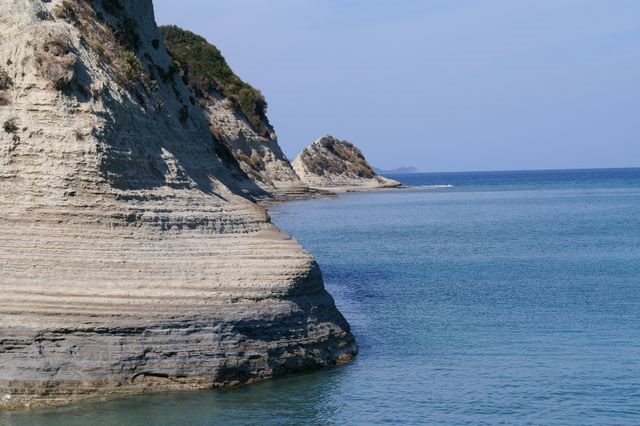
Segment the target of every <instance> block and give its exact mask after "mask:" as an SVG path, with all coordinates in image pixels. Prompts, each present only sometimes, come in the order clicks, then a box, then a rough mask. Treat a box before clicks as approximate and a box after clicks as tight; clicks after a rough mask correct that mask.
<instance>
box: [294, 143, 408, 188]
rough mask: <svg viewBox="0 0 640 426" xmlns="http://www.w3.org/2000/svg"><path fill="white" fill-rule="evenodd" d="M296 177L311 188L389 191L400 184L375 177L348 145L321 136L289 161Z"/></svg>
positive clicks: (365, 163) (354, 148)
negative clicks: (378, 189) (380, 189)
mask: <svg viewBox="0 0 640 426" xmlns="http://www.w3.org/2000/svg"><path fill="white" fill-rule="evenodd" d="M292 165H293V168H294V170H295V171H296V173H297V174H298V176H300V178H301V179H302V180H303V181H304V182H306V183H307V184H308V185H309V186H311V187H316V188H327V189H339V188H345V189H349V188H353V189H363V188H390V187H396V186H400V182H398V181H395V180H392V179H387V178H385V177H383V176H379V175H378V174H376V172H375V171H374V170H373V168H372V167H371V166H370V165H369V163H367V160H366V159H365V158H364V155H362V152H361V151H360V150H359V149H358V148H357V147H356V146H355V145H353V144H352V143H350V142H347V141H341V140H338V139H336V138H334V137H333V136H329V135H327V136H323V137H322V138H320V139H318V140H317V141H315V142H314V143H312V144H311V145H309V146H308V147H306V148H305V149H303V150H302V152H301V153H300V154H298V156H297V157H296V158H295V159H294V160H293V162H292Z"/></svg>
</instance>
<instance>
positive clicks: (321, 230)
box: [0, 169, 640, 426]
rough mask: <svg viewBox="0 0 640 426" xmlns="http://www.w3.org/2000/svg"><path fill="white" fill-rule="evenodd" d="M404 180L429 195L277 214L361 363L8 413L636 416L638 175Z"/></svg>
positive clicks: (334, 420) (160, 420)
mask: <svg viewBox="0 0 640 426" xmlns="http://www.w3.org/2000/svg"><path fill="white" fill-rule="evenodd" d="M393 177H394V178H396V179H399V180H401V181H402V182H403V183H405V184H406V185H412V186H417V187H418V188H414V189H406V190H395V191H384V192H371V193H356V194H345V195H344V196H341V197H339V198H337V199H330V200H314V201H304V202H295V203H289V204H285V205H281V206H277V207H276V208H274V209H272V216H273V220H274V222H275V223H276V224H278V225H279V226H281V227H282V228H284V229H285V230H287V231H289V232H290V233H291V234H293V236H294V237H295V238H297V239H298V240H299V241H300V242H301V243H302V244H303V245H304V246H305V247H306V248H307V249H308V250H309V251H311V252H312V253H313V254H314V255H315V256H316V258H317V259H318V262H319V263H320V266H321V268H322V271H323V273H324V277H325V281H326V285H327V287H328V289H329V291H330V292H331V293H332V294H333V295H334V297H335V299H336V303H337V304H338V306H339V308H340V309H341V310H342V312H343V313H344V314H345V316H346V317H347V319H348V320H349V321H350V322H351V324H352V326H353V331H354V333H355V335H356V337H357V339H358V342H359V345H360V355H359V356H358V357H357V359H356V360H355V361H354V362H353V363H352V364H350V365H348V366H346V367H342V368H335V369H330V370H325V371H318V372H314V373H309V374H303V375H298V376H294V377H290V378H284V379H279V380H273V381H269V382H264V383H260V384H256V385H252V386H247V387H243V388H239V389H233V390H226V391H204V392H196V393H178V394H164V395H152V396H133V397H124V398H117V399H105V400H102V401H96V402H91V403H84V404H78V405H73V406H69V407H64V408H60V409H55V410H46V411H33V412H15V413H14V412H11V413H6V412H5V413H0V424H2V425H65V426H67V425H71V426H72V425H147V424H161V425H163V424H184V425H217V424H220V425H229V424H256V425H271V424H273V425H275V424H385V423H399V424H473V425H477V424H497V423H504V424H563V425H565V424H570V425H585V424H629V425H638V424H640V169H612V170H570V171H534V172H491V173H438V174H411V175H396V176H393ZM433 186H436V187H433Z"/></svg>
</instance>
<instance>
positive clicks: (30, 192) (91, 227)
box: [0, 0, 357, 408]
mask: <svg viewBox="0 0 640 426" xmlns="http://www.w3.org/2000/svg"><path fill="white" fill-rule="evenodd" d="M172 65H173V62H172V61H171V59H170V57H169V56H168V54H167V52H166V50H165V48H164V45H163V42H162V36H161V34H160V32H159V31H158V29H157V27H156V25H155V21H154V18H153V7H152V3H151V0H136V1H135V2H134V1H117V0H94V1H92V2H90V1H82V0H78V1H70V0H66V1H53V2H46V3H45V2H42V1H40V0H1V1H0V67H1V68H0V123H2V126H3V129H2V130H1V131H0V194H2V195H0V212H1V214H0V246H1V249H0V408H17V407H26V406H31V407H34V406H43V405H51V404H59V403H66V402H69V401H73V400H76V399H79V398H83V397H87V396H92V395H97V394H107V393H127V392H145V391H157V390H167V389H198V388H207V387H215V386H224V385H233V384H238V383H248V382H252V381H255V380H259V379H263V378H268V377H272V376H274V375H278V374H283V373H287V372H290V371H296V370H299V369H306V368H313V367H318V366H325V365H332V364H337V363H338V364H339V363H342V362H346V361H348V360H349V359H351V358H352V357H353V355H354V354H355V353H356V350H357V349H356V345H355V341H354V338H353V336H352V335H351V333H350V331H349V325H348V323H347V322H346V320H345V319H344V318H343V316H342V315H341V314H340V313H339V312H338V310H337V309H336V307H335V304H334V302H333V299H332V298H331V296H330V295H329V294H328V293H327V292H326V291H325V289H324V286H323V282H322V276H321V273H320V270H319V268H318V266H317V264H316V263H315V261H314V260H313V258H312V257H311V256H310V255H309V254H307V253H306V252H304V250H303V249H302V248H301V247H300V246H299V245H298V244H297V243H296V242H295V241H294V240H292V239H291V238H290V237H289V236H288V235H286V234H284V233H283V232H281V231H279V230H278V229H277V228H275V227H274V226H273V225H272V224H271V223H270V222H269V220H268V215H267V214H266V212H265V211H264V209H262V208H261V207H259V206H257V205H256V204H255V203H253V202H252V201H251V200H249V199H248V198H247V197H246V195H245V194H244V192H243V189H246V186H247V185H250V184H251V182H250V180H247V178H246V175H243V174H242V173H239V172H238V170H237V169H236V168H234V166H233V165H230V164H229V163H228V162H226V161H225V160H224V158H225V154H224V153H221V152H220V150H219V149H218V147H217V146H216V144H215V138H213V137H212V135H211V133H210V130H209V127H208V122H207V119H206V118H205V117H204V115H203V113H202V110H201V109H200V107H199V105H198V104H197V102H191V100H190V93H189V91H188V90H187V88H186V87H185V85H184V83H183V81H182V80H181V79H180V77H179V75H178V73H177V70H175V68H174V67H173V66H172Z"/></svg>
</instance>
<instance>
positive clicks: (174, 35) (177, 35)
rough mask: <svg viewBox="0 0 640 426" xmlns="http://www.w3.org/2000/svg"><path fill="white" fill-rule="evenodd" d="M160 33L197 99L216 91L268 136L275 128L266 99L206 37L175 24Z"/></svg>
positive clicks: (255, 128)
mask: <svg viewBox="0 0 640 426" xmlns="http://www.w3.org/2000/svg"><path fill="white" fill-rule="evenodd" d="M160 31H161V32H162V36H163V37H164V42H165V45H166V47H167V50H168V51H169V53H170V54H171V56H172V57H173V60H174V61H175V62H176V63H177V65H178V66H179V67H180V71H181V73H182V77H183V79H184V81H185V83H186V84H187V85H188V86H189V87H190V88H191V90H192V91H193V94H194V95H195V96H196V98H198V99H203V98H207V97H209V96H210V95H211V94H212V92H214V91H215V92H217V93H219V94H220V95H222V96H224V97H225V98H228V99H230V100H231V102H232V103H233V106H234V107H235V108H236V110H237V111H239V112H241V113H242V114H243V115H244V116H245V117H246V118H247V120H248V121H249V123H250V124H251V126H253V128H254V130H256V132H257V133H259V134H260V135H262V136H265V137H268V136H269V134H270V133H271V130H272V129H271V126H270V124H269V121H268V119H267V116H266V110H267V102H266V101H265V99H264V96H262V93H260V91H259V90H257V89H255V88H254V87H252V86H250V85H249V84H247V83H245V82H244V81H242V80H241V79H240V78H239V77H238V76H236V75H235V74H234V73H233V70H231V68H230V67H229V65H228V64H227V61H226V60H225V59H224V57H223V56H222V54H221V53H220V50H218V48H216V47H215V46H213V45H212V44H210V43H208V42H207V40H206V39H204V38H203V37H201V36H199V35H197V34H194V33H192V32H190V31H187V30H183V29H181V28H179V27H176V26H174V25H171V26H162V27H160Z"/></svg>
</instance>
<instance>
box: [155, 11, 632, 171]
mask: <svg viewBox="0 0 640 426" xmlns="http://www.w3.org/2000/svg"><path fill="white" fill-rule="evenodd" d="M154 6H155V13H156V20H157V21H158V23H159V24H161V25H164V24H175V25H178V26H180V27H183V28H186V29H189V30H191V31H193V32H195V33H198V34H200V35H202V36H204V37H205V38H206V39H207V40H208V41H209V42H211V43H213V44H215V45H216V46H217V47H218V48H219V49H220V50H221V51H222V53H223V55H224V56H225V58H226V59H227V62H228V63H229V65H230V66H231V67H232V68H233V70H234V71H235V72H236V74H237V75H239V76H240V77H241V78H242V79H243V80H245V81H247V82H248V83H250V84H251V85H253V86H254V87H257V88H258V89H260V90H261V91H262V93H263V94H264V95H265V96H266V98H267V101H268V104H269V107H268V116H269V119H270V121H271V124H272V125H273V126H274V127H275V130H276V132H277V134H278V138H279V142H280V145H281V146H282V149H283V150H284V152H285V153H286V154H287V156H288V157H289V158H290V159H293V158H294V157H295V155H297V154H298V152H299V151H300V150H301V149H303V148H304V147H305V146H306V145H308V144H310V143H311V142H313V141H314V140H315V139H317V138H319V137H321V136H323V135H325V134H332V135H333V136H335V137H338V138H340V139H347V140H349V141H351V142H353V143H354V144H356V145H357V146H359V147H360V148H361V149H362V151H363V152H364V154H365V156H366V157H367V159H368V160H369V162H370V163H371V164H373V165H374V166H376V167H380V168H384V169H389V168H396V167H401V166H414V167H417V168H418V169H420V170H422V171H429V172H431V171H433V172H437V171H479V170H521V169H561V168H592V167H593V168H596V167H634V166H636V167H637V166H640V1H637V0H597V1H596V0H527V1H525V0H484V1H477V0H447V1H445V0H393V1H392V0H184V1H175V0H154Z"/></svg>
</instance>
